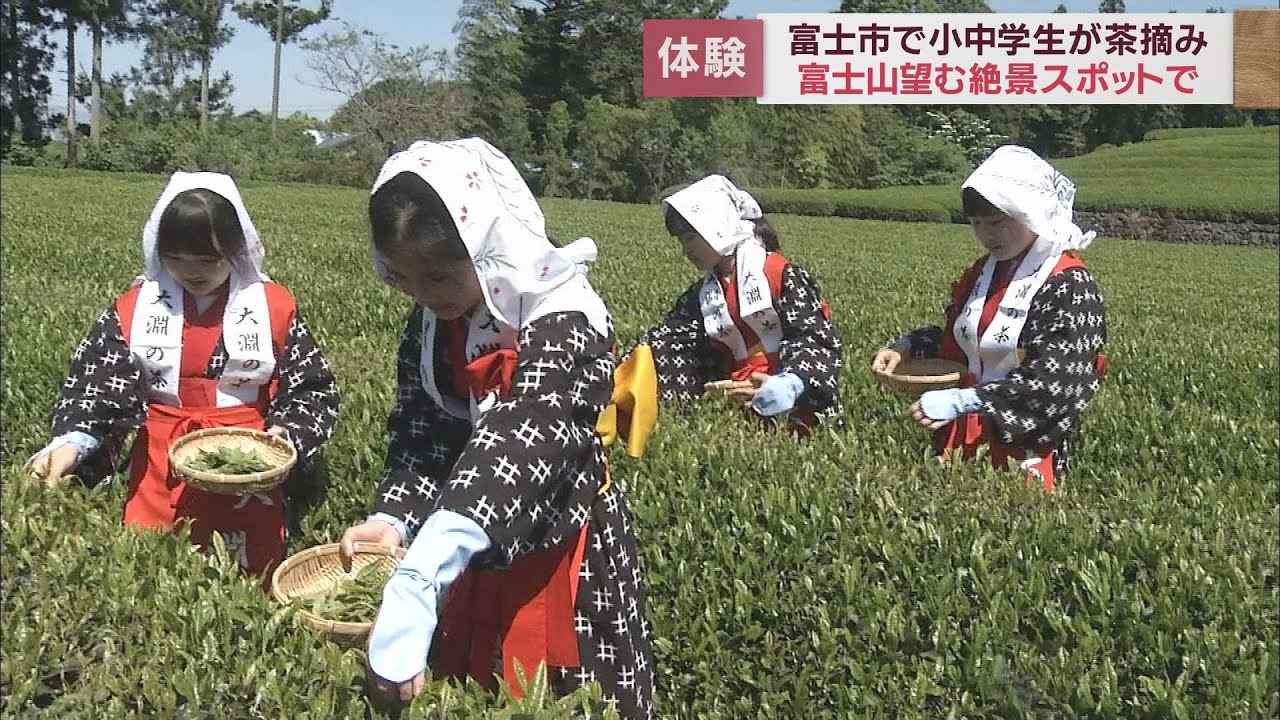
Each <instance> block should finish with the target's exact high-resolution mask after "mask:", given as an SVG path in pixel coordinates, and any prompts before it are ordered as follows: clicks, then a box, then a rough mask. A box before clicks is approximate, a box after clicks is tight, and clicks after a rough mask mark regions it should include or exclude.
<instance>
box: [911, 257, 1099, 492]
mask: <svg viewBox="0 0 1280 720" xmlns="http://www.w3.org/2000/svg"><path fill="white" fill-rule="evenodd" d="M1025 254H1026V253H1025V252H1024V253H1023V255H1022V256H1019V257H1018V258H1017V259H1016V260H1017V261H1018V262H1021V259H1022V257H1023V256H1025ZM983 262H984V261H979V262H978V263H976V264H974V265H973V266H972V267H970V268H969V269H968V270H967V271H966V272H965V274H964V275H963V276H962V277H961V278H960V281H959V282H958V283H956V284H955V285H953V286H952V288H951V307H952V308H953V313H952V316H951V317H948V318H947V327H946V329H945V330H944V331H943V335H942V348H941V351H940V352H939V357H942V358H944V359H947V360H952V361H955V362H958V363H963V364H965V365H967V364H968V358H967V356H966V355H965V354H964V351H963V350H961V349H960V345H959V344H958V343H956V340H955V334H954V331H955V321H956V318H955V313H958V312H959V309H960V308H962V307H964V303H965V301H966V299H967V298H968V297H969V293H971V292H972V291H973V286H974V284H975V283H976V282H977V281H978V278H979V277H980V276H981V274H982V267H983ZM1009 262H1011V263H1012V262H1013V261H1009ZM998 267H999V266H997V268H998ZM1082 267H1084V263H1083V262H1081V261H1080V259H1079V258H1078V257H1076V256H1075V255H1072V254H1070V253H1063V255H1062V258H1061V259H1060V260H1059V261H1058V264H1057V265H1055V266H1054V268H1053V271H1052V272H1050V273H1049V276H1050V277H1052V276H1054V275H1056V274H1058V273H1060V272H1063V271H1065V270H1070V269H1072V268H1082ZM1012 280H1013V274H1012V272H1007V273H1003V274H999V275H998V277H996V278H994V279H993V281H992V283H991V288H990V290H988V292H987V299H986V302H985V303H984V304H983V306H982V315H981V317H980V318H979V320H978V337H979V338H981V337H982V334H983V333H984V332H986V330H987V325H988V324H990V322H991V320H992V318H994V317H995V314H996V310H997V309H998V308H999V306H1000V301H1001V300H1002V299H1004V293H1005V290H1007V289H1008V288H1009V283H1010V282H1011V281H1012ZM1093 368H1094V372H1096V373H1097V374H1098V376H1099V377H1101V376H1102V374H1103V373H1104V372H1105V371H1106V357H1105V356H1103V355H1098V356H1097V357H1095V358H1094V361H1093ZM976 384H977V378H976V377H974V375H973V373H970V372H966V373H965V374H964V376H963V377H962V378H961V381H960V386H961V387H966V388H968V387H973V386H974V385H976ZM983 445H987V446H989V453H988V457H989V458H990V460H991V464H992V465H993V466H994V467H996V468H998V469H1000V470H1006V469H1008V467H1009V461H1010V460H1012V461H1013V462H1014V463H1017V464H1019V465H1023V464H1024V463H1025V465H1024V467H1025V469H1026V470H1027V482H1028V483H1034V482H1036V481H1039V482H1040V483H1041V486H1042V487H1043V488H1044V491H1045V492H1053V489H1054V486H1055V484H1056V477H1055V473H1054V465H1055V458H1054V451H1053V450H1052V449H1050V450H1044V451H1041V452H1039V453H1036V452H1034V451H1032V450H1028V449H1026V448H1020V447H1014V446H1012V445H1006V444H1004V443H1002V442H1000V441H999V440H997V439H996V437H995V432H994V430H993V429H992V426H991V422H990V421H989V420H988V419H987V418H986V416H985V415H984V414H982V413H969V414H966V415H961V416H960V417H958V418H956V419H955V420H953V421H951V422H950V423H948V424H946V425H944V426H943V427H941V428H938V430H937V431H936V432H934V435H933V446H934V449H935V450H936V451H937V452H938V454H939V455H940V456H941V457H942V458H943V459H944V460H945V459H950V458H951V456H952V453H953V452H954V451H955V450H957V449H959V450H960V451H961V453H962V455H961V457H963V458H964V459H965V460H972V459H973V458H974V456H975V455H976V454H977V452H978V448H979V447H981V446H983Z"/></svg>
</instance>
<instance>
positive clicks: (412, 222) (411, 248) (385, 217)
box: [369, 171, 471, 265]
mask: <svg viewBox="0 0 1280 720" xmlns="http://www.w3.org/2000/svg"><path fill="white" fill-rule="evenodd" d="M369 227H370V229H371V230H372V231H373V244H374V247H376V248H378V250H379V251H380V252H382V253H384V254H392V255H417V256H419V257H423V258H429V259H431V260H432V261H433V262H437V263H441V264H445V265H449V264H453V263H456V262H462V261H463V260H466V261H470V260H471V256H470V255H469V254H468V253H467V246H466V245H465V244H463V242H462V236H461V235H459V234H458V226H457V225H455V224H454V222H453V216H452V215H450V213H449V208H448V207H446V206H445V204H444V200H442V199H441V198H440V194H439V193H437V192H436V191H435V189H434V188H432V187H431V186H430V185H428V184H427V181H426V180H423V179H422V177H420V176H419V175H417V174H416V173H412V172H408V171H406V172H402V173H400V174H398V175H396V176H395V177H393V178H391V179H390V180H388V181H387V182H385V183H383V185H382V187H380V188H378V191H377V192H375V193H374V194H373V196H372V197H370V198H369Z"/></svg>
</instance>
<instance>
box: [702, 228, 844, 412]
mask: <svg viewBox="0 0 1280 720" xmlns="http://www.w3.org/2000/svg"><path fill="white" fill-rule="evenodd" d="M789 264H790V262H789V261H788V260H787V258H786V257H784V256H783V255H782V253H776V252H771V253H769V254H768V255H767V256H765V261H764V274H765V278H766V279H767V280H768V281H769V292H770V294H771V295H772V296H773V300H774V302H775V303H776V302H777V301H778V298H780V297H781V296H782V274H783V273H784V272H786V269H787V266H788V265H789ZM716 279H717V280H718V281H719V283H720V289H721V290H723V291H724V300H725V306H726V309H727V310H728V311H729V317H730V318H731V319H732V320H733V325H734V327H736V328H737V329H738V332H739V333H740V334H741V335H742V342H743V344H744V345H746V346H747V348H749V349H748V352H749V353H750V352H751V350H755V351H756V352H754V353H751V354H750V355H748V357H746V358H745V359H738V358H735V357H734V356H733V353H732V352H731V351H730V350H729V349H728V348H727V347H725V346H724V345H721V344H720V343H713V346H714V347H715V348H716V349H717V350H719V351H720V354H721V355H722V357H723V359H724V361H723V362H722V366H725V365H727V366H728V367H729V379H730V380H738V381H740V382H743V381H747V380H750V379H751V376H752V375H754V374H755V373H758V372H760V373H764V374H766V375H776V374H777V373H778V371H779V370H780V369H781V367H782V361H781V360H780V359H779V357H778V354H777V353H766V352H764V350H763V344H762V343H761V342H760V336H758V335H756V333H755V331H754V330H752V329H751V326H750V325H748V324H747V323H746V322H744V321H743V320H742V315H741V314H740V313H739V312H738V276H737V273H731V274H730V275H729V276H728V277H717V278H716ZM822 314H823V316H824V317H826V318H827V319H828V320H830V319H831V306H829V305H828V304H827V301H826V300H823V301H822ZM816 419H817V416H816V415H815V414H814V412H813V408H811V407H809V406H808V405H806V404H804V403H801V404H800V405H799V406H798V407H797V408H796V409H795V411H793V412H792V413H791V421H792V423H793V425H794V426H795V427H796V429H797V430H798V431H799V432H800V433H801V434H802V435H807V434H808V433H809V432H810V430H811V429H812V428H813V426H814V423H815V421H816Z"/></svg>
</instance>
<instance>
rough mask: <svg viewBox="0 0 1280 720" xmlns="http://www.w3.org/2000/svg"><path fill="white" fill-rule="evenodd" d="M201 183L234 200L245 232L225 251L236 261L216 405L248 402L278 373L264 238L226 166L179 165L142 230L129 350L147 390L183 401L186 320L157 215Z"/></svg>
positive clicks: (159, 398) (156, 398)
mask: <svg viewBox="0 0 1280 720" xmlns="http://www.w3.org/2000/svg"><path fill="white" fill-rule="evenodd" d="M197 189H204V190H209V191H211V192H214V193H217V194H218V195H220V196H222V197H223V198H226V200H227V201H228V202H230V203H231V205H232V207H234V208H235V211H236V217H237V219H238V220H239V221H240V228H241V230H242V231H243V233H244V249H243V250H242V251H241V252H240V253H238V254H236V255H232V256H229V257H228V258H227V260H228V262H229V263H230V264H231V276H230V279H229V280H230V283H229V284H230V288H229V290H228V295H227V304H226V308H225V309H224V310H223V316H222V337H223V341H224V347H225V349H226V352H227V359H226V362H225V363H224V365H223V368H222V374H221V376H220V377H219V378H218V385H217V398H216V402H217V406H218V407H229V406H235V405H242V404H250V403H252V402H254V401H255V400H256V399H257V396H258V390H259V388H261V387H262V386H263V385H265V384H267V383H268V382H270V380H271V377H272V376H273V374H274V373H275V364H276V361H275V352H274V349H273V347H272V337H271V316H270V309H269V308H268V306H267V295H266V288H265V287H264V286H263V283H264V282H266V281H268V280H269V278H268V277H267V275H266V273H264V272H262V259H263V256H264V254H265V253H264V251H263V248H262V238H260V237H259V236H258V230H257V228H255V227H254V226H253V221H252V220H250V219H249V213H248V211H247V210H245V206H244V200H243V199H241V197H240V191H239V189H237V188H236V184H235V181H234V180H232V179H231V178H230V177H228V176H226V175H223V174H221V173H211V172H197V173H185V172H179V173H174V174H173V176H172V177H170V178H169V184H168V185H166V186H165V189H164V192H162V193H160V199H159V200H158V201H156V206H155V208H154V209H153V210H152V211H151V218H150V219H149V220H147V224H146V226H145V227H143V230H142V257H143V274H142V275H140V276H139V277H138V278H136V283H137V284H138V285H139V286H140V288H139V290H138V301H137V305H136V309H135V310H134V313H133V322H132V325H131V329H130V337H129V350H130V352H131V353H132V355H133V357H134V359H135V361H136V362H137V363H138V365H139V366H140V367H141V368H142V369H143V370H144V371H145V375H144V378H143V379H144V381H145V383H146V388H147V397H148V399H149V400H151V401H153V402H160V403H163V404H167V405H175V406H176V405H179V404H180V399H179V394H178V384H179V382H180V380H179V369H180V366H181V362H182V328H183V324H184V322H185V318H184V312H185V309H184V307H183V301H182V292H183V291H182V289H181V286H180V285H179V284H178V282H177V280H175V279H174V277H173V276H172V275H170V274H169V271H167V270H165V268H164V264H163V263H162V262H161V261H160V253H159V251H158V249H157V247H156V245H157V244H158V240H157V236H158V234H159V231H160V218H161V217H162V216H163V215H164V211H165V210H166V209H168V207H169V205H170V204H171V203H172V202H173V200H174V198H176V197H177V196H178V195H179V194H181V193H183V192H186V191H188V190H197Z"/></svg>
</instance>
